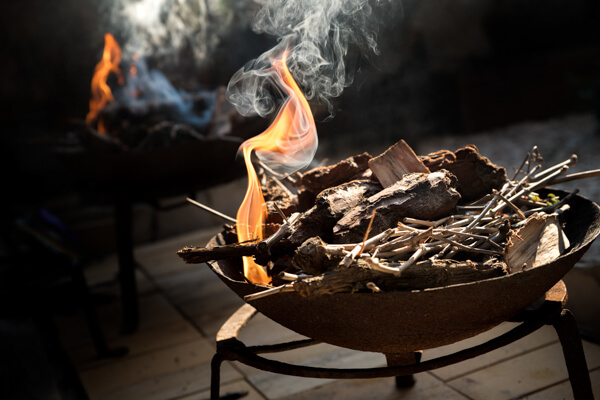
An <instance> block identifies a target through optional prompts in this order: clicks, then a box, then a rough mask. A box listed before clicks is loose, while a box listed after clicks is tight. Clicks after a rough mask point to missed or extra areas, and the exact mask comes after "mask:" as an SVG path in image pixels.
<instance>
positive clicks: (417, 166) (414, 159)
mask: <svg viewBox="0 0 600 400" xmlns="http://www.w3.org/2000/svg"><path fill="white" fill-rule="evenodd" d="M369 168H371V170H372V171H373V174H374V175H375V176H376V177H377V180H379V183H381V185H382V186H383V187H389V186H392V185H393V184H394V183H396V182H398V181H399V180H400V179H402V176H404V175H405V174H409V173H411V172H422V173H425V174H427V173H429V172H430V171H429V169H428V168H427V167H426V166H425V164H423V162H422V161H421V160H420V159H419V157H418V156H417V155H416V154H415V152H414V151H413V150H412V149H411V148H410V146H409V145H408V144H406V142H405V141H404V140H400V141H399V142H398V143H396V144H394V145H393V146H392V147H390V148H389V149H387V150H386V151H385V152H383V153H382V154H381V155H379V156H377V157H375V158H372V159H371V160H369Z"/></svg>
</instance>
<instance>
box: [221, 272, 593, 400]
mask: <svg viewBox="0 0 600 400" xmlns="http://www.w3.org/2000/svg"><path fill="white" fill-rule="evenodd" d="M566 297H567V292H566V287H565V285H564V283H563V282H562V281H560V282H559V283H557V284H556V285H555V286H554V287H553V288H552V289H551V290H549V291H548V292H547V293H546V296H545V301H544V302H543V303H542V304H541V306H539V307H537V308H536V309H535V310H527V311H524V312H523V313H521V314H520V315H519V316H517V317H515V319H513V320H514V321H515V322H520V324H519V325H517V326H516V327H514V328H513V329H512V330H510V331H508V332H506V333H504V334H502V335H499V336H497V337H495V338H493V339H491V340H489V341H487V342H485V343H482V344H480V345H476V346H473V347H471V348H468V349H465V350H461V351H458V352H456V353H453V354H449V355H446V356H442V357H438V358H435V359H431V360H427V361H424V362H421V361H420V356H419V355H417V354H414V353H411V354H409V355H397V354H395V355H386V358H387V360H388V366H387V367H380V368H349V369H335V368H319V367H311V366H304V365H292V364H288V363H283V362H279V361H275V360H271V359H268V358H264V357H261V356H259V355H258V354H265V353H276V352H282V351H288V350H294V349H298V348H302V347H306V346H311V345H314V344H317V343H319V342H318V341H316V340H314V339H306V340H298V341H293V342H288V343H279V344H273V345H263V346H246V345H245V344H244V343H242V342H241V341H239V340H238V339H237V336H238V334H239V332H240V331H241V329H242V328H243V327H244V326H245V325H246V324H247V323H248V321H249V320H250V319H251V318H252V317H253V316H254V315H255V314H256V312H257V311H256V310H255V309H254V308H253V307H252V306H250V305H249V304H246V305H244V306H242V307H241V308H239V309H238V310H237V311H236V312H235V313H234V314H233V315H232V316H231V317H230V318H229V319H228V320H227V322H225V324H223V326H222V327H221V329H220V330H219V332H218V334H217V353H216V354H215V356H214V357H213V359H212V363H211V400H218V399H219V395H220V379H221V378H220V375H221V371H220V369H221V364H222V362H223V361H239V362H241V363H243V364H246V365H249V366H251V367H254V368H257V369H260V370H263V371H268V372H273V373H277V374H283V375H291V376H299V377H305V378H325V379H367V378H382V377H410V376H411V375H413V374H416V373H420V372H425V371H429V370H433V369H438V368H442V367H445V366H448V365H452V364H455V363H458V362H461V361H465V360H468V359H471V358H474V357H477V356H479V355H482V354H485V353H488V352H490V351H493V350H496V349H498V348H501V347H504V346H506V345H508V344H510V343H512V342H515V341H517V340H519V339H521V338H523V337H525V336H527V335H529V334H531V333H533V332H535V331H537V330H538V329H539V328H541V327H543V326H544V325H550V324H551V325H554V327H555V328H556V331H557V333H558V336H559V338H560V341H561V344H562V346H563V352H564V355H565V362H566V364H567V368H568V371H569V378H570V380H571V387H572V388H573V394H574V398H575V399H576V400H587V399H593V394H592V387H591V382H590V378H589V373H588V369H587V364H586V361H585V355H584V354H583V346H582V343H581V338H580V337H579V332H578V330H577V325H576V324H575V320H574V318H573V316H572V315H571V313H570V312H569V311H568V310H566V309H564V303H565V301H566ZM407 360H408V361H407ZM411 360H414V362H412V361H411ZM403 362H412V364H408V365H400V364H402V363H403ZM407 379H410V378H400V379H398V378H396V383H397V385H398V382H399V381H400V385H398V386H401V384H402V383H403V382H404V381H406V380H407Z"/></svg>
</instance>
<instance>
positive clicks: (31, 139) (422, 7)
mask: <svg viewBox="0 0 600 400" xmlns="http://www.w3.org/2000/svg"><path fill="white" fill-rule="evenodd" d="M6 3H7V2H4V3H3V4H2V5H0V16H1V17H0V18H2V23H1V24H0V29H1V30H2V38H3V44H2V46H0V51H1V55H2V61H3V62H2V63H1V64H0V82H1V85H0V88H1V89H0V102H1V110H2V119H3V121H2V156H1V159H2V171H3V179H2V181H3V183H4V186H5V187H8V188H10V189H12V190H9V193H8V194H7V195H5V196H3V197H4V198H3V202H5V203H6V202H7V203H8V204H7V205H6V206H4V209H5V211H6V210H10V209H14V208H17V209H18V208H19V207H21V206H23V207H25V206H34V207H35V206H39V205H41V204H44V202H45V201H47V199H52V198H56V197H57V196H58V197H60V196H62V195H63V194H64V193H68V192H70V191H71V192H72V191H73V190H74V189H73V179H74V178H73V176H72V174H71V171H69V170H68V169H65V167H64V166H63V165H61V164H60V162H59V161H57V160H56V158H55V157H54V155H53V154H52V152H50V151H49V150H48V147H49V144H51V143H52V142H53V140H55V139H56V138H57V137H60V136H61V135H64V134H65V132H66V131H67V130H68V129H70V127H71V126H72V124H73V123H74V122H76V121H81V120H82V119H83V118H84V117H85V115H86V113H87V110H88V101H89V82H90V79H91V76H92V73H93V70H94V66H95V65H96V63H97V62H98V60H99V58H100V55H101V52H102V47H103V34H104V32H106V31H108V30H111V29H113V28H114V30H116V31H117V32H115V34H116V35H117V39H119V37H118V35H119V32H118V29H117V28H115V27H113V26H111V25H110V23H109V22H108V20H107V18H106V17H105V15H104V14H103V12H102V11H101V10H102V9H103V7H107V6H108V7H110V3H109V2H102V1H101V0H77V1H76V0H61V1H56V2H48V1H41V0H24V1H18V2H17V1H14V2H8V4H6ZM223 4H225V5H227V4H229V3H228V2H227V1H224V2H223ZM231 4H234V3H231ZM251 9H252V7H248V8H247V10H251ZM236 18H238V19H239V21H234V23H233V24H232V27H231V29H230V30H229V31H228V32H225V33H224V34H222V37H221V38H220V44H219V46H218V47H217V49H216V51H215V52H214V53H213V54H212V55H211V57H209V58H208V59H206V60H194V59H193V58H191V56H190V54H191V51H190V49H189V48H188V49H186V48H183V49H180V50H179V56H180V57H179V61H178V63H176V64H170V65H166V67H165V70H164V72H165V73H166V74H167V75H168V76H169V77H170V78H171V79H172V82H173V83H174V85H175V86H178V85H181V86H185V85H188V86H190V85H203V86H206V87H209V88H211V87H216V86H219V85H226V84H227V82H228V80H229V78H230V77H231V75H232V74H233V73H234V72H235V71H236V70H237V69H239V68H240V67H241V66H242V65H243V64H244V63H245V62H247V61H248V60H250V59H252V58H254V57H256V56H258V55H259V54H260V53H261V52H262V51H264V50H266V49H268V48H269V47H270V46H271V45H272V44H273V39H272V38H267V37H264V36H261V35H257V34H255V33H253V32H252V31H251V30H250V29H249V28H248V21H249V20H251V18H252V16H251V15H250V14H249V15H240V16H237V17H236ZM378 44H379V47H380V51H381V53H380V55H379V56H373V57H371V60H370V61H367V60H365V59H362V60H360V61H359V62H358V63H357V65H356V67H357V74H356V78H355V82H354V84H353V85H352V86H351V87H349V88H348V89H347V90H346V91H345V92H344V94H343V95H342V96H341V97H340V98H339V99H336V100H335V103H336V115H335V118H333V119H331V120H329V121H327V122H323V123H319V127H318V129H319V133H320V137H321V139H320V142H321V149H320V154H323V155H325V156H330V155H333V157H335V154H336V152H338V151H339V150H340V148H341V147H343V148H357V149H363V148H365V147H367V148H368V147H369V146H370V145H372V144H373V143H378V144H381V143H388V144H389V143H390V142H391V141H395V140H397V138H398V137H402V138H404V139H405V140H406V141H407V142H409V143H414V142H416V141H417V140H418V139H419V138H423V137H427V136H432V135H460V134H462V133H465V132H479V131H484V130H489V129H492V128H494V127H499V126H504V125H507V124H511V123H515V122H519V121H525V120H542V119H547V118H553V117H557V116H561V115H565V114H568V113H572V112H582V111H592V112H598V110H600V106H599V105H598V104H599V99H600V5H599V4H598V2H597V1H593V0H571V1H559V0H544V1H542V0H527V1H517V0H485V1H433V0H423V1H417V0H406V1H403V2H402V3H401V7H399V8H398V10H397V11H396V14H395V15H394V16H393V17H392V18H391V19H390V20H389V21H386V22H385V25H383V24H382V27H381V29H380V34H379V37H378ZM317 119H322V116H320V115H317ZM257 133H258V132H257Z"/></svg>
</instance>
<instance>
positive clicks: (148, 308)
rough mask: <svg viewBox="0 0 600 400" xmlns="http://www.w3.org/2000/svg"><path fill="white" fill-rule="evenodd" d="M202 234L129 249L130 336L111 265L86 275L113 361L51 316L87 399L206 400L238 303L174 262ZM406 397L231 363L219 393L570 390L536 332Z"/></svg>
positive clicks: (251, 331)
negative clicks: (123, 329) (117, 351)
mask: <svg viewBox="0 0 600 400" xmlns="http://www.w3.org/2000/svg"><path fill="white" fill-rule="evenodd" d="M217 230H218V228H215V229H209V230H205V231H199V232H194V233H192V234H188V235H184V236H181V237H176V238H174V239H169V240H166V241H162V242H158V243H154V244H151V245H144V246H141V247H139V248H137V249H136V252H135V255H136V259H137V261H138V262H139V264H140V267H139V271H138V285H139V289H140V307H141V309H140V312H141V321H140V328H139V330H138V331H137V332H136V333H134V334H130V335H123V334H121V333H120V332H119V327H120V323H121V320H120V318H121V314H120V302H119V298H118V286H117V284H116V281H115V276H116V272H117V264H116V258H108V259H107V260H105V261H104V262H102V263H98V264H95V265H93V266H91V267H89V268H88V269H87V270H86V274H87V277H88V280H89V283H90V285H91V286H92V289H93V292H94V293H96V294H98V295H103V296H102V298H104V299H105V300H106V301H104V302H103V303H102V304H101V305H99V306H98V312H99V316H100V319H101V322H102V324H103V327H104V329H105V333H106V335H107V337H108V338H109V342H110V345H111V346H127V347H128V348H129V353H128V354H127V355H126V356H124V357H121V358H116V359H101V360H100V359H97V358H96V356H95V354H94V351H93V348H92V346H91V341H90V338H89V335H88V333H87V330H86V325H85V323H84V321H83V317H82V316H81V315H79V314H74V315H67V316H61V317H57V325H58V327H59V331H60V333H61V337H62V341H63V343H64V346H65V347H66V349H67V351H68V353H69V354H70V356H71V359H72V360H73V362H74V364H75V366H76V368H77V370H78V372H79V376H80V378H81V381H82V382H83V384H84V386H85V388H86V390H87V392H88V394H89V396H90V398H91V399H92V400H95V399H144V400H149V399H150V400H152V399H156V400H168V399H182V400H201V399H202V400H203V399H208V398H209V387H210V359H211V357H212V355H213V353H214V342H215V339H214V338H215V334H216V332H217V331H218V329H219V327H220V326H221V325H222V324H223V322H224V321H225V320H226V319H227V318H228V317H229V316H230V315H231V314H232V313H233V312H234V311H235V310H236V309H237V308H239V307H240V306H241V305H242V304H243V301H242V300H240V299H239V298H238V297H237V295H235V294H234V293H233V292H231V291H230V290H229V289H228V288H227V287H226V286H225V285H224V284H223V283H221V282H220V281H219V280H218V278H217V277H216V276H215V275H214V274H213V273H212V272H211V271H210V270H209V269H208V268H207V267H206V266H204V265H186V264H185V263H183V262H182V261H181V260H180V259H179V258H178V257H177V255H176V254H175V253H176V251H177V250H178V249H180V248H181V247H183V246H185V245H204V244H205V243H206V242H207V241H208V239H209V238H210V237H211V236H212V235H213V234H214V233H215V232H216V231H217ZM510 327H511V324H508V323H506V324H503V325H501V326H499V327H497V328H495V329H493V330H492V331H490V332H488V333H486V334H483V335H480V336H478V337H476V338H473V339H469V340H467V341H464V342H460V343H456V344H453V345H451V346H447V347H445V348H439V349H435V350H430V351H425V353H424V359H427V358H432V357H436V356H439V355H441V354H449V353H451V352H453V351H456V350H458V349H460V348H465V347H467V346H471V345H473V344H474V343H480V342H483V341H485V340H486V339H488V338H490V337H492V336H495V335H497V334H498V333H500V332H504V331H506V330H508V329H510ZM299 337H300V336H299V335H297V334H296V333H294V332H291V331H289V330H287V329H285V328H283V327H281V326H279V325H278V324H276V323H274V322H272V321H270V320H269V319H267V318H265V317H263V316H261V315H258V316H257V317H255V318H254V319H252V321H251V322H250V324H249V325H248V326H247V327H246V328H245V329H244V330H243V332H242V336H241V339H242V340H243V341H245V342H246V343H252V344H261V343H275V342H278V341H287V340H291V339H294V338H299ZM584 347H585V352H586V357H587V362H588V367H589V369H590V371H591V373H590V375H591V378H592V382H593V385H594V393H595V395H596V397H598V398H600V346H599V345H597V344H593V343H590V342H584ZM274 358H276V359H280V360H283V361H287V362H292V363H302V364H310V365H315V366H324V367H339V368H344V367H353V368H355V367H374V366H384V365H385V359H384V357H383V356H382V355H380V354H376V353H365V352H355V351H351V350H347V349H341V348H337V347H334V346H330V345H326V344H320V345H317V346H311V347H309V348H305V349H301V350H295V351H292V352H288V353H284V354H278V355H277V356H276V357H274ZM416 379H417V383H416V385H415V386H413V387H412V388H407V389H401V390H400V389H396V388H395V386H394V382H393V379H392V378H385V379H370V380H339V381H335V380H321V379H306V378H296V377H289V376H283V375H278V374H273V373H267V372H263V371H259V370H256V369H254V368H251V367H247V366H245V365H242V364H239V363H225V364H224V365H223V367H222V378H221V394H222V395H226V394H243V395H244V397H242V398H244V399H247V400H258V399H286V400H304V399H306V400H308V399H340V400H341V399H388V400H389V399H515V398H526V399H545V400H553V399H569V398H572V393H571V388H570V384H569V382H568V377H567V372H566V368H565V364H564V360H563V357H562V353H561V347H560V344H559V343H558V339H557V337H556V334H555V332H554V330H553V329H552V328H551V327H544V328H543V329H540V330H539V331H537V332H535V333H534V334H532V335H529V336H528V337H525V338H523V339H521V340H520V341H518V342H515V343H513V344H511V345H509V346H506V347H504V348H501V349H498V350H496V351H494V352H491V353H488V354H486V355H483V356H480V357H478V358H475V359H473V360H469V361H465V362H462V363H459V364H456V365H453V366H449V367H445V368H441V369H438V370H434V371H430V372H425V373H421V374H418V375H417V376H416Z"/></svg>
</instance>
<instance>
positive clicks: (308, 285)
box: [292, 260, 508, 297]
mask: <svg viewBox="0 0 600 400" xmlns="http://www.w3.org/2000/svg"><path fill="white" fill-rule="evenodd" d="M507 273H508V272H507V268H506V264H504V263H501V262H497V263H474V262H471V261H465V262H457V261H452V260H435V261H429V260H428V261H422V262H420V263H417V264H414V265H412V266H411V267H409V268H407V269H406V270H405V271H404V272H403V273H402V275H401V276H400V277H396V276H394V275H391V274H388V273H385V272H381V271H376V270H373V269H369V268H368V266H366V265H365V264H364V262H363V261H362V260H358V261H357V262H356V263H355V264H353V265H352V266H351V267H350V268H339V269H336V270H332V271H328V272H325V273H324V274H322V275H319V276H315V277H311V278H306V279H302V280H298V281H296V282H294V283H293V284H292V287H293V289H294V290H295V291H297V292H299V293H300V294H301V295H302V296H305V297H310V296H318V295H326V294H335V293H353V292H357V291H365V290H369V288H368V287H367V284H368V283H373V284H375V286H376V287H377V288H379V289H380V290H381V291H383V292H392V291H400V290H422V289H427V288H434V287H442V286H449V285H456V284H461V283H466V282H473V281H477V280H483V279H489V278H495V277H498V276H503V275H506V274H507ZM369 291H370V290H369Z"/></svg>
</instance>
